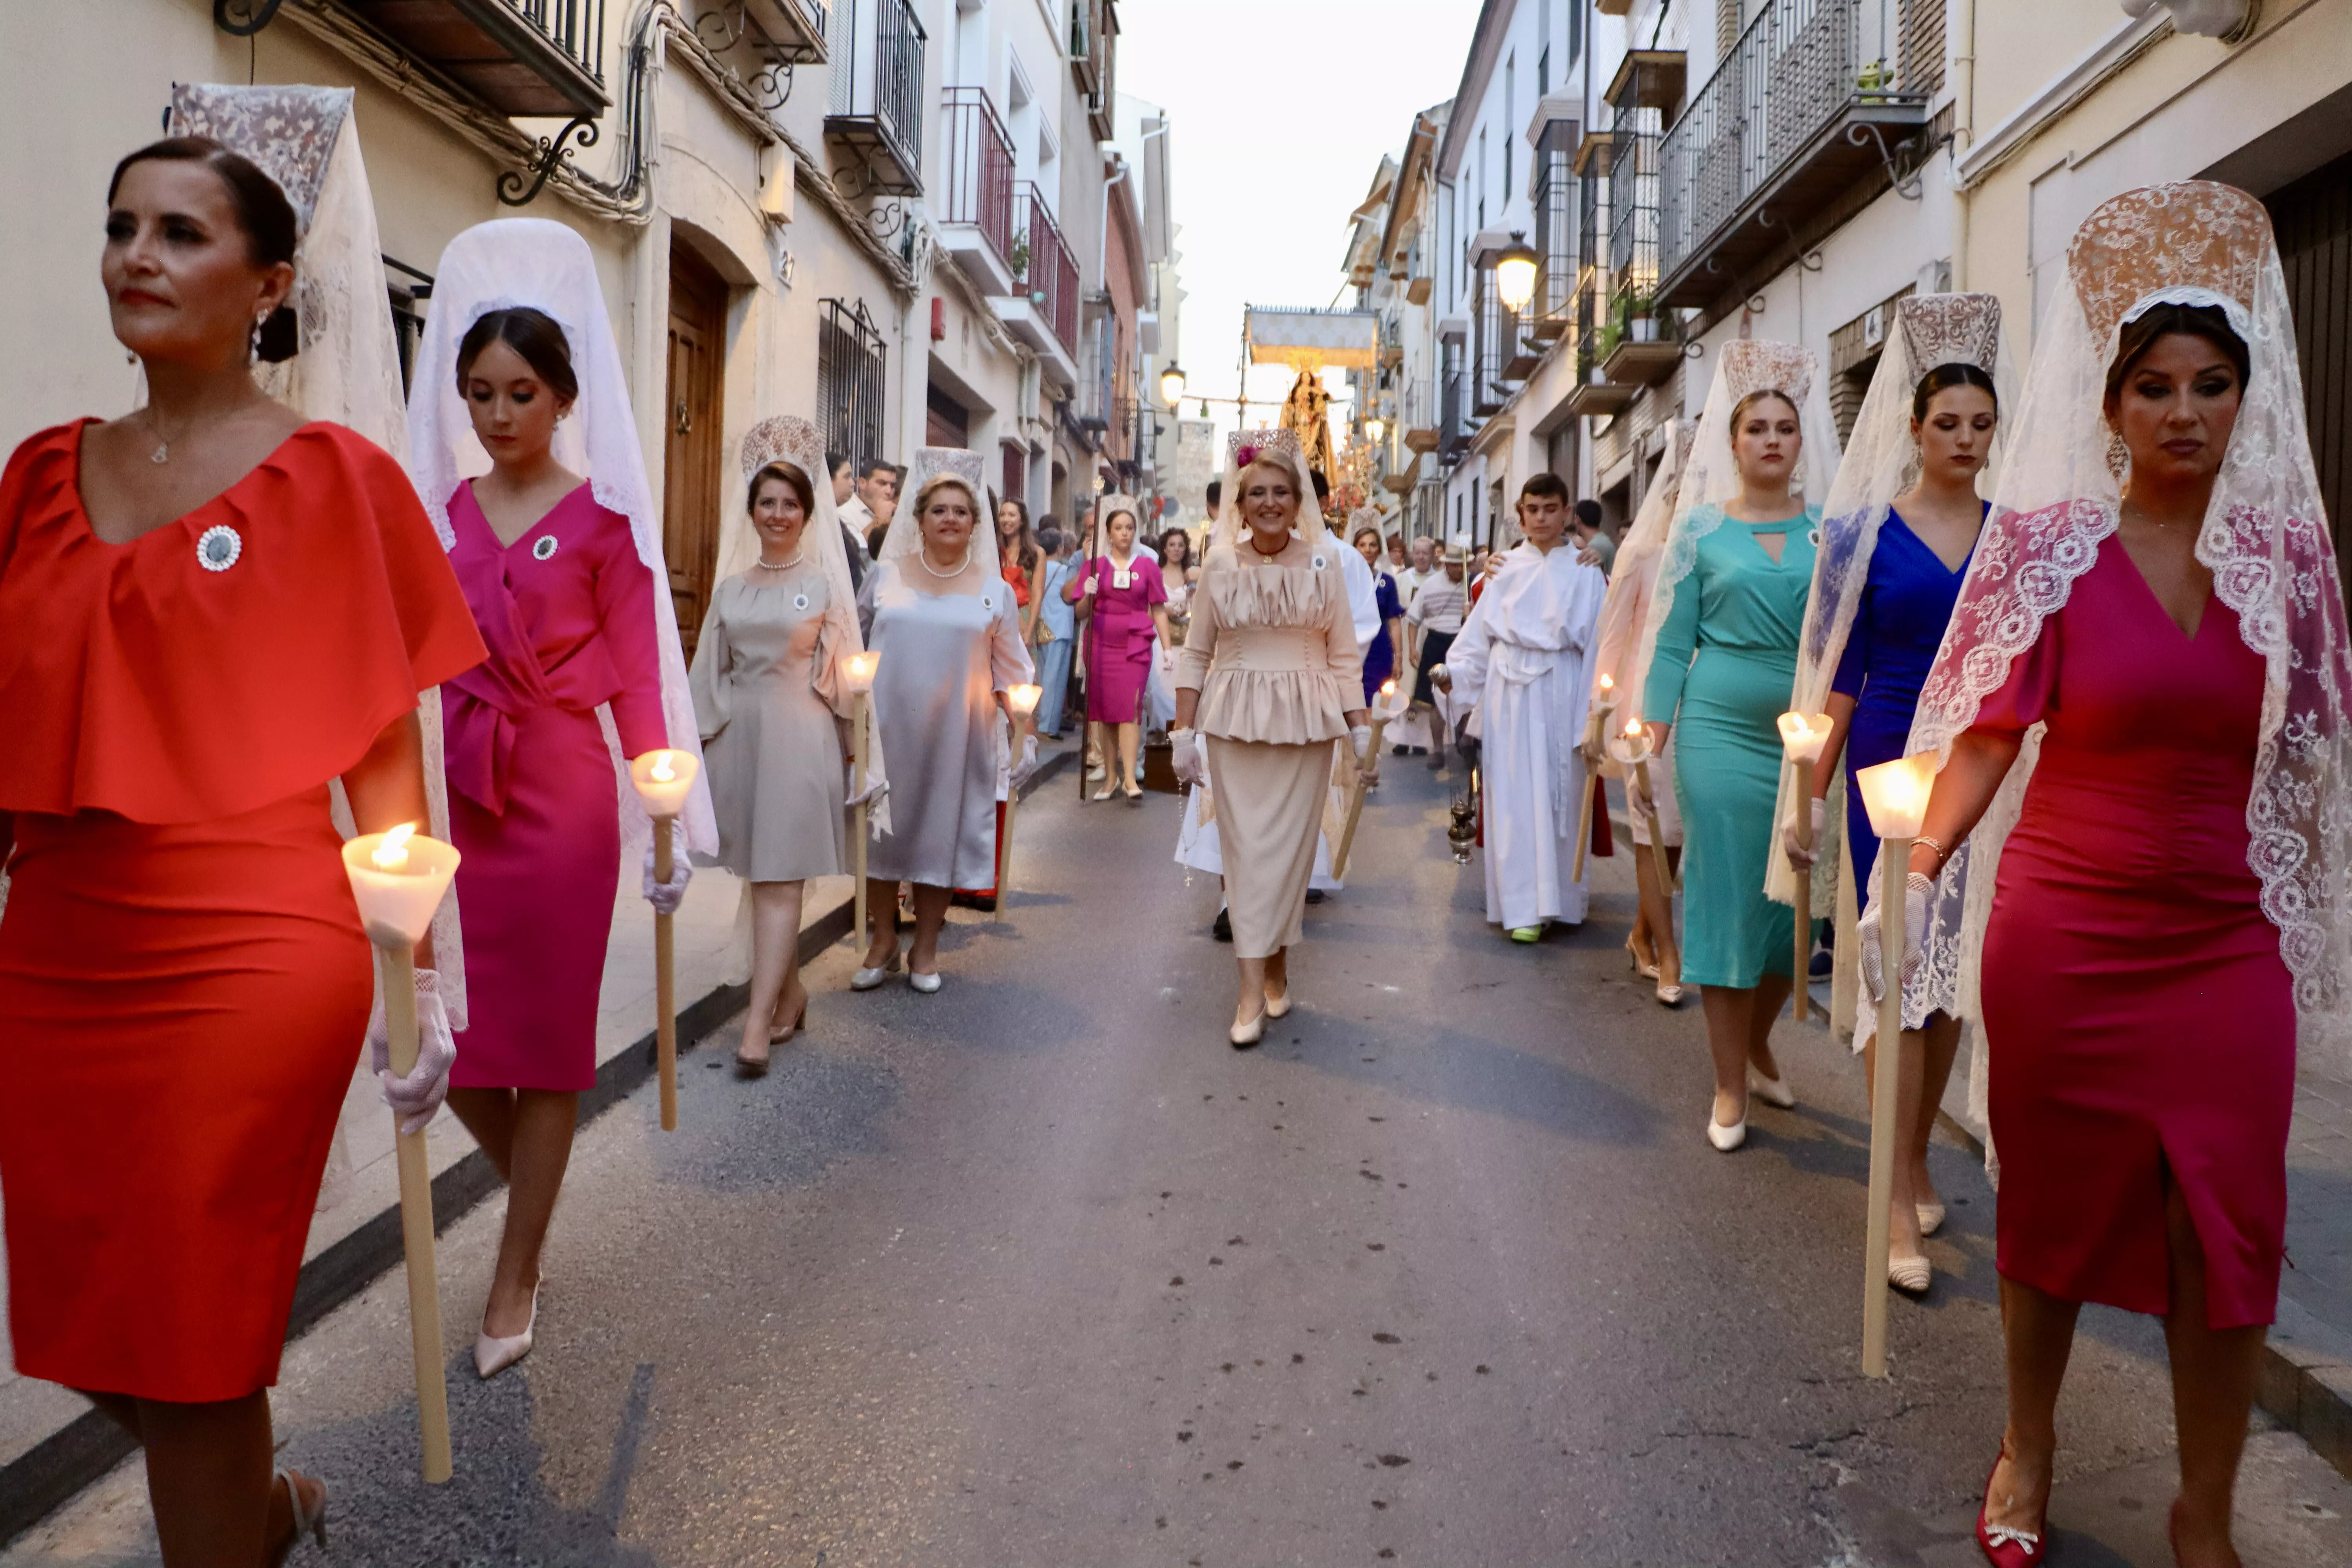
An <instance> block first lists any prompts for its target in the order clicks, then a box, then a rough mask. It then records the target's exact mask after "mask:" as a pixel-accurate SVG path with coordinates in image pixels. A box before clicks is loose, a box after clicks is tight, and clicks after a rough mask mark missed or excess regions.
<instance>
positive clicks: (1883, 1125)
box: [1862, 838, 1911, 1377]
mask: <svg viewBox="0 0 2352 1568" xmlns="http://www.w3.org/2000/svg"><path fill="white" fill-rule="evenodd" d="M1878 864H1879V867H1880V868H1881V869H1880V875H1879V880H1878V908H1879V911H1880V912H1879V928H1878V929H1879V941H1878V954H1879V957H1878V968H1879V973H1880V975H1881V976H1882V989H1883V990H1884V992H1885V994H1884V995H1882V996H1881V997H1880V998H1879V1001H1878V1065H1877V1068H1876V1069H1875V1070H1874V1072H1873V1073H1872V1075H1871V1076H1872V1082H1871V1089H1870V1225H1869V1228H1868V1233H1867V1234H1868V1239H1867V1240H1866V1241H1865V1242H1864V1245H1863V1269H1862V1286H1863V1289H1862V1372H1863V1375H1864V1376H1865V1377H1885V1375H1886V1262H1887V1250H1888V1248H1889V1247H1890V1246H1891V1245H1892V1242H1891V1238H1890V1237H1889V1234H1888V1233H1889V1231H1890V1230H1891V1228H1892V1226H1891V1224H1890V1221H1889V1214H1888V1211H1889V1209H1890V1207H1891V1205H1893V1203H1894V1200H1895V1092H1896V1086H1897V1085H1898V1084H1899V1083H1900V1082H1901V1081H1902V1077H1903V960H1904V958H1905V956H1906V954H1905V951H1904V950H1905V947H1906V943H1907V942H1908V941H1909V937H1910V930H1909V921H1907V919H1906V914H1905V907H1904V906H1905V901H1906V894H1907V891H1908V889H1907V886H1906V884H1907V883H1908V881H1909V871H1910V866H1911V840H1910V839H1908V838H1882V839H1880V840H1879V841H1878Z"/></svg>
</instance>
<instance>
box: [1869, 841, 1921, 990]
mask: <svg viewBox="0 0 2352 1568" xmlns="http://www.w3.org/2000/svg"><path fill="white" fill-rule="evenodd" d="M1935 889H1936V884H1935V883H1934V881H1932V880H1931V879H1928V878H1927V877H1925V876H1922V875H1921V874H1920V873H1918V872H1916V871H1914V872H1912V873H1911V875H1910V876H1909V877H1907V878H1906V879H1904V883H1903V978H1904V979H1905V980H1906V981H1907V980H1909V979H1910V978H1911V977H1912V976H1913V975H1915V974H1916V973H1919V969H1920V966H1921V965H1923V964H1925V963H1927V899H1928V896H1929V895H1930V894H1932V893H1933V892H1934V891H1935ZM1884 909H1885V905H1884V904H1883V903H1874V904H1872V905H1871V906H1870V908H1869V910H1866V911H1865V912H1864V915H1863V917H1862V920H1861V921H1860V923H1858V924H1857V925H1856V926H1855V927H1854V939H1855V942H1856V947H1855V956H1856V957H1857V958H1858V959H1859V960H1860V961H1861V964H1862V985H1863V989H1864V990H1865V991H1867V992H1868V993H1869V994H1870V999H1871V1000H1872V1001H1873V1002H1877V1001H1879V1000H1881V999H1883V998H1884V997H1885V994H1886V978H1885V958H1884V957H1883V955H1882V953H1881V951H1880V950H1881V947H1882V945H1883V939H1882V938H1881V936H1880V921H1879V917H1880V915H1881V914H1882V912H1883V911H1884Z"/></svg>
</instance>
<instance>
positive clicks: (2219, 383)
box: [1859, 184, 2352, 1568]
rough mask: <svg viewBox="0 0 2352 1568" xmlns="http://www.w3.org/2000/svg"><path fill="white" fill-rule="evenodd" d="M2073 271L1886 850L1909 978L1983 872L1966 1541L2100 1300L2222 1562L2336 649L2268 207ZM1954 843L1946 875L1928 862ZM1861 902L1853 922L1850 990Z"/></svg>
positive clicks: (2337, 618)
mask: <svg viewBox="0 0 2352 1568" xmlns="http://www.w3.org/2000/svg"><path fill="white" fill-rule="evenodd" d="M2068 265H2069V270H2070V273H2071V276H2072V280H2073V282H2074V298H2073V299H2071V300H2063V301H2061V302H2060V306H2061V308H2060V309H2058V310H2054V311H2053V314H2054V315H2056V316H2057V317H2058V318H2059V319H2058V320H2057V321H2054V322H2053V323H2051V324H2050V325H2048V326H2047V327H2046V328H2045V330H2044V331H2043V332H2042V336H2041V342H2038V343H2037V345H2036V350H2035V354H2034V363H2033V369H2032V377H2031V379H2030V381H2029V384H2028V386H2027V389H2026V394H2025V399H2024V403H2023V405H2022V407H2021V411H2020V416H2019V421H2018V423H2019V426H2020V428H2021V437H2020V443H2019V447H2018V448H2017V450H2016V452H2015V454H2014V456H2013V457H2012V458H2011V462H2010V464H2009V466H2008V468H2006V469H2005V471H2004V473H2003V476H2002V479H2001V482H2000V494H1999V495H1998V496H1997V498H1996V501H1995V509H1996V510H1995V517H1994V520H1993V521H1991V522H1990V523H1989V524H1988V525H1987V527H1986V530H1985V532H1984V534H1983V538H1982V542H1981V543H1980V544H1979V548H1978V552H1977V557H1976V560H1975V562H1974V563H1973V565H1972V566H1971V569H1970V572H1969V578H1968V581H1967V583H1966V584H1965V585H1964V587H1963V588H1962V590H1961V595H1960V600H1959V604H1958V607H1957V608H1956V609H1955V611H1954V615H1953V620H1952V626H1951V629H1950V631H1949V632H1948V635H1947V638H1946V641H1945V644H1944V647H1943V650H1942V652H1941V653H1940V654H1939V656H1938V658H1937V662H1936V665H1935V668H1933V669H1932V670H1931V671H1930V673H1929V675H1928V678H1927V684H1926V687H1925V689H1923V691H1922V694H1921V699H1920V710H1919V713H1920V716H1919V719H1918V721H1917V723H1916V728H1915V729H1914V731H1913V732H1912V737H1911V744H1910V750H1911V751H1912V752H1914V753H1917V752H1930V751H1936V750H1944V751H1946V752H1947V760H1946V762H1945V765H1944V768H1943V772H1942V773H1941V774H1940V775H1939V776H1938V777H1937V781H1936V784H1935V790H1934V794H1933V796H1932V798H1931V800H1930V802H1929V804H1928V807H1927V820H1926V823H1925V827H1924V833H1923V836H1922V837H1920V838H1919V839H1918V840H1917V841H1916V847H1915V848H1914V850H1913V853H1912V859H1911V871H1912V875H1911V877H1910V883H1909V892H1908V897H1907V899H1906V910H1905V920H1906V952H1907V951H1908V950H1909V949H1912V948H1916V949H1918V950H1920V951H1919V952H1918V953H1917V954H1915V955H1913V959H1912V962H1911V963H1910V964H1908V965H1906V977H1907V978H1911V979H1913V980H1914V981H1915V982H1916V979H1917V976H1918V975H1919V974H1921V973H1925V972H1926V971H1927V970H1928V969H1930V968H1936V967H1939V966H1940V963H1941V961H1940V960H1937V961H1935V962H1922V960H1923V959H1928V958H1930V957H1932V955H1935V954H1937V953H1944V952H1953V951H1959V952H1966V951H1969V950H1970V949H1971V948H1972V947H1973V945H1974V943H1973V942H1972V941H1970V940H1968V939H1969V938H1972V937H1975V936H1977V935H1978V934H1979V933H1978V932H1966V931H1963V932H1962V933H1961V934H1962V940H1960V941H1959V942H1957V943H1953V944H1952V945H1950V946H1947V941H1948V939H1947V938H1946V937H1945V936H1943V935H1942V934H1941V933H1939V931H1938V930H1937V928H1938V927H1939V926H1943V925H1948V924H1950V923H1951V922H1950V921H1949V919H1948V915H1949V911H1951V910H1955V909H1958V910H1967V909H1968V908H1969V900H1967V897H1966V890H1965V889H1957V888H1956V886H1955V884H1956V881H1957V877H1958V876H1961V875H1973V876H1974V877H1976V878H1978V879H1982V878H1984V877H1987V876H1990V877H1991V878H1992V879H1993V881H1992V897H1991V899H1990V901H1989V914H1985V915H1981V916H1979V917H1978V918H1979V932H1980V940H1981V952H1982V977H1981V982H1980V986H1981V994H1982V1012H1981V1018H1980V1022H1981V1026H1982V1027H1983V1029H1984V1033H1985V1040H1986V1046H1987V1049H1988V1052H1989V1063H1990V1125H1991V1129H1992V1144H1993V1147H1994V1150H1995V1152H1996V1153H1997V1156H1998V1159H1999V1168H2000V1214H1999V1244H2000V1251H1999V1268H2000V1277H2001V1308H2002V1322H2003V1326H2004V1331H2005V1335H2006V1339H2007V1345H2008V1360H2009V1421H2008V1429H2007V1431H2006V1433H2005V1434H2004V1436H2003V1438H2002V1443H2001V1450H2000V1458H1999V1460H1998V1462H1997V1464H1996V1466H1995V1468H1994V1471H1993V1474H1992V1476H1991V1477H1990V1483H1989V1486H1988V1489H1987V1496H1986V1499H1985V1506H1984V1510H1983V1514H1982V1517H1981V1519H1980V1521H1979V1525H1978V1539H1979V1543H1980V1545H1981V1546H1982V1549H1983V1551H1984V1552H1985V1554H1986V1556H1987V1557H1988V1558H1989V1559H1990V1560H1991V1561H1992V1562H1993V1563H1997V1564H2001V1565H2003V1568H2015V1565H2021V1564H2028V1563H2037V1562H2039V1561H2040V1560H2041V1558H2042V1552H2043V1551H2044V1549H2045V1543H2044V1541H2043V1535H2044V1533H2045V1532H2044V1529H2043V1525H2042V1518H2043V1514H2044V1512H2045V1510H2046V1507H2047V1503H2048V1499H2049V1489H2050V1480H2051V1471H2052V1465H2053V1457H2054V1450H2055V1447H2056V1435H2055V1431H2054V1427H2053V1411H2054V1408H2055V1405H2056V1403H2057V1397H2058V1391H2059V1384H2060V1383H2061V1381H2062V1379H2063V1376H2064V1373H2065V1369H2066V1361H2067V1354H2068V1352H2069V1349H2070V1348H2071V1345H2072V1342H2073V1338H2074V1320H2075V1315H2076V1313H2077V1312H2078V1310H2080V1307H2081V1304H2082V1303H2083V1302H2084V1301H2098V1302H2103V1303H2105V1304H2107V1305H2110V1306H2116V1307H2121V1308H2124V1309H2126V1310H2131V1311H2138V1312H2149V1313H2157V1314H2160V1315H2162V1316H2163V1318H2164V1319H2165V1334H2166V1340H2167V1342H2168V1345H2169V1347H2170V1351H2171V1361H2172V1380H2173V1401H2174V1407H2175V1418H2176V1422H2177V1426H2178V1430H2179V1448H2180V1471H2181V1485H2180V1493H2179V1498H2178V1500H2176V1501H2175V1502H2174V1504H2173V1508H2172V1514H2171V1521H2170V1522H2171V1529H2172V1540H2173V1550H2174V1552H2175V1555H2176V1556H2177V1557H2178V1559H2179V1561H2180V1562H2181V1563H2184V1564H2200V1565H2201V1564H2231V1563H2236V1562H2237V1556H2236V1553H2235V1552H2234V1551H2233V1550H2232V1549H2231V1542H2230V1513H2231V1491H2232V1488H2233V1486H2234V1484H2235V1479H2236V1472H2237V1465H2238V1458H2239V1454H2240V1451H2241V1450H2242V1447H2243V1445H2244V1440H2245V1431H2246V1421H2247V1415H2248V1411H2249V1409H2250V1407H2251V1405H2252V1399H2253V1394H2254V1379H2255V1372H2256V1368H2257V1366H2258V1364H2259V1360H2260V1354H2261V1348H2262V1342H2263V1329H2264V1327H2265V1325H2267V1324H2268V1323H2269V1322H2270V1321H2271V1318H2272V1315H2273V1309H2274V1307H2275V1305H2276V1301H2277V1297H2278V1279H2279V1263H2280V1258H2281V1256H2282V1253H2283V1250H2284V1231H2285V1222H2286V1181H2285V1149H2286V1136H2287V1123H2288V1118H2289V1114H2290V1111H2291V1110H2292V1105H2293V1100H2294V1068H2295V1051H2296V1036H2297V1028H2298V1016H2297V1015H2298V1007H2299V1006H2300V1010H2301V1011H2302V1013H2303V1014H2304V1015H2305V1020H2306V1021H2320V1020H2326V1021H2332V1015H2333V1014H2334V1013H2335V1012H2336V1010H2337V1008H2338V1007H2339V1006H2340V1005H2341V1004H2340V1001H2339V999H2338V990H2339V987H2340V984H2341V981H2342V977H2343V974H2344V973H2345V969H2344V965H2345V946H2346V931H2347V927H2346V923H2345V919H2344V914H2345V912H2344V911H2343V910H2341V909H2340V908H2339V907H2337V900H2339V899H2340V898H2341V894H2340V893H2339V892H2337V891H2336V889H2338V888H2340V887H2341V885H2342V880H2343V867H2344V864H2345V859H2346V850H2347V846H2346V845H2345V844H2344V843H2343V842H2342V838H2343V835H2344V828H2343V826H2341V824H2342V823H2343V822H2344V820H2345V816H2344V801H2343V798H2342V795H2341V792H2342V790H2343V789H2344V787H2345V786H2344V777H2345V764H2346V757H2345V755H2344V752H2345V748H2346V744H2347V740H2352V727H2347V723H2346V709H2347V693H2352V650H2348V649H2347V637H2346V633H2345V620H2344V610H2343V599H2342V591H2341V588H2340V587H2339V585H2338V581H2339V580H2338V577H2337V574H2336V563H2335V561H2334V559H2333V553H2332V552H2331V550H2330V549H2329V546H2328V542H2327V533H2326V525H2325V521H2324V513H2323V512H2322V510H2320V509H2319V506H2318V496H2317V481H2316V479H2315V475H2314V471H2313V468H2312V464H2311V457H2310V447H2309V444H2308V440H2307V438H2306V437H2305V434H2304V431H2303V427H2302V424H2301V419H2302V399H2301V395H2300V390H2299V386H2298V381H2299V378H2298V377H2297V375H2296V374H2295V368H2294V348H2293V344H2294V337H2293V335H2292V332H2291V331H2290V330H2289V329H2288V325H2287V317H2286V306H2285V290H2284V278H2283V276H2282V274H2281V272H2280V269H2279V263H2278V259H2277V253H2276V250H2275V248H2274V247H2273V242H2272V239H2271V233H2270V226H2269V221H2268V219H2267V217H2266V216H2264V214H2263V208H2262V207H2261V205H2259V204H2258V203H2256V202H2255V201H2254V200H2253V199H2252V198H2251V197H2249V196H2246V195H2243V194H2242V193H2241V192H2238V191H2234V190H2231V189H2230V188H2228V187H2227V186H2221V185H2212V184H2179V185H2168V186H2159V187H2156V188H2154V189H2151V190H2147V191H2137V192H2133V193H2131V194H2130V195H2126V196H2121V197H2117V198H2116V200H2115V201H2112V202H2110V203H2108V204H2107V205H2105V206H2104V207H2102V208H2101V209H2100V210H2099V211H2098V212H2096V213H2095V214H2093V215H2092V216H2091V218H2090V220H2089V221H2088V222H2087V223H2085V224H2084V227H2083V229H2082V231H2081V232H2080V233H2079V234H2077V235H2076V237H2075V239H2074V245H2073V247H2072V248H2071V250H2070V253H2069V257H2068ZM2118 474H2120V475H2121V482H2120V484H2118V481H2117V475H2118ZM2037 737H2038V742H2039V744H2038V751H2036V750H2028V743H2029V742H2031V741H2032V740H2034V739H2035V738H2037ZM2021 754H2022V755H2023V756H2024V758H2025V760H2024V761H2023V762H2022V763H2021V762H2020V758H2021ZM2250 821H2251V822H2253V823H2257V824H2260V825H2261V826H2262V831H2261V832H2260V833H2259V834H2256V833H2253V832H2252V831H2251V830H2250V828H2249V826H2248V825H2249V822H2250ZM1972 829H1973V834H1971V830H1972ZM1964 838H1966V839H1967V840H1968V844H1967V847H1968V852H1969V857H1970V858H1973V859H1974V860H1975V862H1976V865H1975V868H1974V869H1973V872H1972V873H1971V872H1969V871H1966V870H1960V871H1958V872H1957V873H1956V874H1948V868H1947V865H1946V862H1947V860H1948V858H1950V851H1951V850H1953V849H1955V848H1958V847H1960V845H1961V843H1962V840H1963V839H1964ZM1988 859H1990V860H1991V861H1992V862H1993V864H1992V865H1991V866H1990V867H1989V866H1987V865H1986V864H1985V862H1986V861H1987V860H1988ZM1939 878H1943V879H1945V880H1944V881H1943V882H1942V883H1941V885H1940V886H1939V883H1938V879H1939ZM1979 890H1981V888H1979ZM1881 912H1882V911H1881V910H1879V909H1878V908H1877V907H1876V906H1874V907H1873V909H1872V910H1871V911H1870V914H1869V916H1868V917H1867V918H1866V919H1865V921H1864V930H1863V931H1860V932H1859V935H1860V937H1861V943H1860V945H1861V947H1862V950H1863V952H1862V961H1863V966H1864V973H1865V976H1866V977H1867V978H1869V979H1871V980H1872V981H1873V982H1874V981H1875V975H1876V972H1877V969H1878V962H1877V951H1876V950H1877V944H1878V934H1877V933H1878V922H1879V919H1880V916H1881ZM1939 915H1940V916H1943V917H1945V918H1941V919H1939V918H1938V917H1939ZM1968 919H1969V917H1968V916H1967V915H1966V914H1963V915H1962V916H1961V917H1960V920H1959V922H1958V923H1959V924H1960V925H1961V926H1963V927H1965V926H1966V924H1967V922H1968ZM1967 989H1968V987H1967V985H1966V983H1965V982H1963V984H1962V988H1961V994H1963V995H1965V994H1967Z"/></svg>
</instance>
